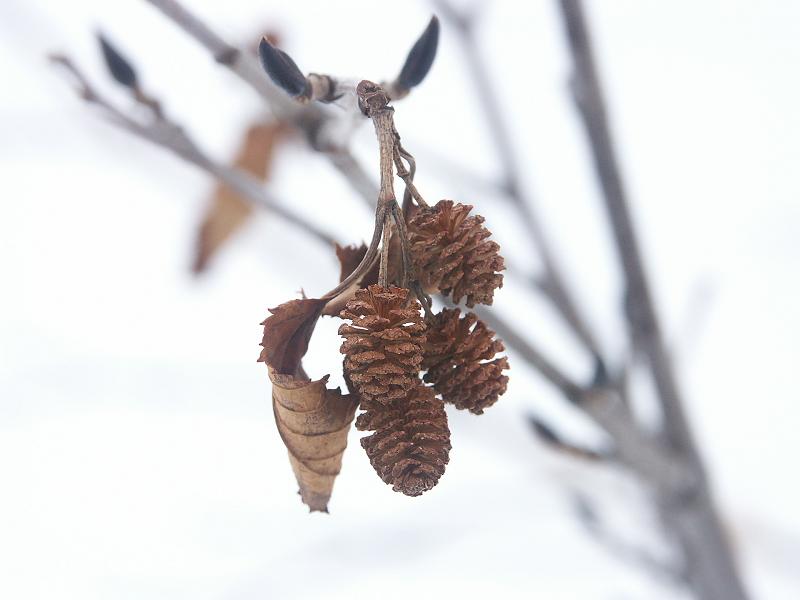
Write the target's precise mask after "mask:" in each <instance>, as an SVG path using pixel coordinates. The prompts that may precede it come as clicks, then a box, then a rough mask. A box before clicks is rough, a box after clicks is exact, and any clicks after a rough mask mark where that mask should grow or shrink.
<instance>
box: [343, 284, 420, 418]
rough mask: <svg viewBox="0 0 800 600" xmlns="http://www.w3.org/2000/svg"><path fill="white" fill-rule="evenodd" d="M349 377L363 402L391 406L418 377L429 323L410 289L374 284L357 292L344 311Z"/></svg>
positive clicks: (345, 353)
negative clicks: (426, 322)
mask: <svg viewBox="0 0 800 600" xmlns="http://www.w3.org/2000/svg"><path fill="white" fill-rule="evenodd" d="M340 316H341V317H342V318H343V319H350V320H351V321H352V324H348V323H345V324H343V325H342V326H341V327H339V335H341V336H343V337H344V342H343V343H342V346H341V349H340V350H341V352H342V354H344V355H345V357H344V372H345V376H346V377H347V378H348V381H350V382H351V383H352V384H353V387H354V388H355V390H356V391H357V392H358V394H359V395H360V396H361V399H362V402H377V403H380V404H389V403H391V402H392V401H394V400H398V399H401V398H405V397H406V396H408V393H409V390H411V389H412V388H414V387H415V386H416V385H417V382H418V381H419V371H420V366H421V364H422V345H423V344H424V343H425V323H424V322H423V320H422V317H421V316H420V305H419V303H418V302H417V301H416V300H414V299H409V292H408V290H407V289H404V288H399V287H394V286H390V287H388V288H384V287H381V286H379V285H371V286H369V287H367V288H366V289H361V290H358V291H357V292H356V293H355V296H354V297H353V298H352V299H351V300H350V301H348V303H347V304H346V305H345V308H344V310H342V312H341V313H340Z"/></svg>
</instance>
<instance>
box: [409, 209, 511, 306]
mask: <svg viewBox="0 0 800 600" xmlns="http://www.w3.org/2000/svg"><path fill="white" fill-rule="evenodd" d="M470 210H472V206H470V205H468V204H457V203H454V202H453V201H452V200H440V201H439V202H438V203H437V204H436V206H433V207H431V208H423V209H421V210H420V211H419V212H417V214H416V215H414V216H413V217H412V218H411V220H410V221H409V226H408V229H409V240H410V242H411V253H412V255H413V259H414V266H415V267H416V269H417V274H418V275H419V277H420V281H421V283H422V285H423V286H424V287H425V289H427V290H431V291H433V290H439V291H441V292H442V293H444V294H449V295H452V297H453V300H454V301H455V302H460V301H461V298H462V297H464V296H466V298H467V302H466V303H467V306H469V307H473V306H475V304H476V303H480V304H491V303H492V300H493V297H494V290H495V289H496V288H499V287H502V286H503V276H502V275H501V274H500V273H498V271H502V270H503V269H505V265H504V262H503V257H502V256H500V254H498V252H499V250H500V246H499V245H498V244H497V243H495V242H493V241H490V240H488V239H487V238H488V237H489V236H491V235H492V234H491V232H490V231H489V230H488V229H486V228H485V227H484V226H483V221H484V218H483V217H482V216H480V215H473V216H471V217H470V216H468V215H469V211H470Z"/></svg>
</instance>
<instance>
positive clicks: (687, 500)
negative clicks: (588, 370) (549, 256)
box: [560, 0, 747, 600]
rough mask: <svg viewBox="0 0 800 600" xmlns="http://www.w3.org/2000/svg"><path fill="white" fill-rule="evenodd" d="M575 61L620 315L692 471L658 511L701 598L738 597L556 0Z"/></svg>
mask: <svg viewBox="0 0 800 600" xmlns="http://www.w3.org/2000/svg"><path fill="white" fill-rule="evenodd" d="M560 7H561V13H562V16H563V21H564V25H565V30H566V35H567V41H568V45H569V50H570V53H571V55H572V60H573V69H574V72H573V76H572V80H571V88H572V94H573V98H574V101H575V104H576V106H577V108H578V112H579V113H580V116H581V118H582V121H583V125H584V128H585V130H586V134H587V137H588V140H589V144H590V147H591V150H592V156H593V159H594V166H595V170H596V172H597V176H598V179H599V181H600V186H601V188H602V192H603V200H604V202H605V208H606V212H607V214H608V218H609V221H610V223H611V229H612V232H613V236H614V240H615V243H616V248H617V254H618V257H619V260H620V263H621V264H622V268H623V271H624V274H625V280H626V290H625V314H626V316H627V321H628V332H629V337H630V339H631V345H632V347H633V348H634V349H635V350H638V351H640V352H641V353H642V354H643V355H644V356H645V357H647V361H648V365H649V367H650V370H651V373H652V376H653V381H654V383H655V387H656V391H657V393H658V398H659V402H660V405H661V408H662V412H663V428H664V434H665V435H664V438H665V441H666V443H667V444H668V445H669V447H670V448H671V449H672V452H673V453H674V455H675V456H676V457H677V458H679V459H680V460H681V463H682V464H684V465H685V467H686V468H687V469H688V470H690V471H691V473H692V478H693V479H694V482H695V485H694V487H693V488H691V489H688V490H687V489H684V490H681V491H676V490H672V489H665V490H662V492H663V494H662V497H661V498H660V506H661V514H662V517H663V519H664V521H665V523H666V524H667V526H668V527H669V528H670V530H671V532H673V533H674V534H675V536H676V538H677V540H678V542H679V543H680V544H681V547H682V549H683V553H684V560H685V568H686V570H687V576H688V579H689V582H690V585H691V587H692V588H693V590H694V592H695V594H696V595H697V597H698V598H701V599H703V600H719V599H720V598H725V599H726V600H744V599H745V598H746V597H747V594H746V592H745V589H744V586H743V584H742V582H741V580H740V578H739V575H738V572H737V568H736V564H735V561H734V558H733V554H732V552H731V548H730V546H729V544H728V542H727V540H726V538H725V534H724V532H723V530H722V525H721V523H720V520H719V516H718V515H717V511H716V508H715V506H714V501H713V498H712V496H711V491H710V488H709V485H708V482H707V478H706V475H705V468H704V465H703V462H702V459H701V457H700V455H699V452H698V450H697V447H696V443H695V440H694V437H693V435H692V432H691V430H690V428H689V424H688V422H687V419H686V416H685V414H684V408H683V399H682V397H681V393H680V390H679V389H678V385H677V380H676V378H675V374H674V372H673V367H672V361H671V357H670V355H669V352H668V351H667V347H666V343H665V341H664V338H663V335H662V332H661V327H660V323H659V320H658V316H657V314H656V310H655V305H654V302H653V297H652V294H651V291H650V287H649V283H648V280H647V276H646V274H645V268H644V261H643V259H642V254H641V251H640V247H639V241H638V239H637V236H636V232H635V229H634V226H633V218H632V216H631V212H630V208H629V203H628V199H627V194H626V191H625V186H624V184H623V181H622V175H621V170H620V168H619V163H618V160H617V156H616V151H615V148H614V143H613V138H612V135H611V129H610V127H609V123H608V116H607V112H606V106H605V98H604V94H603V90H602V86H601V83H600V78H599V76H598V73H597V68H596V65H595V59H594V54H593V50H592V44H591V39H590V35H589V31H588V27H587V24H586V18H585V15H584V10H583V5H582V2H581V0H560Z"/></svg>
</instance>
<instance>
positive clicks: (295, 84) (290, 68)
mask: <svg viewBox="0 0 800 600" xmlns="http://www.w3.org/2000/svg"><path fill="white" fill-rule="evenodd" d="M258 56H259V58H261V66H262V67H264V70H265V71H266V72H267V75H269V78H270V79H272V82H273V83H274V84H275V85H277V86H278V87H279V88H281V89H283V90H284V91H285V92H286V93H287V94H289V95H290V96H292V97H294V98H297V97H298V96H304V95H308V94H307V92H308V91H309V90H308V82H307V81H306V76H305V75H303V73H302V71H300V69H299V68H298V67H297V65H296V64H295V62H294V61H293V60H292V59H291V57H290V56H289V55H288V54H286V52H284V51H283V50H280V49H278V48H276V47H275V46H273V45H272V44H270V43H269V42H268V41H267V39H266V38H262V39H261V43H260V44H259V46H258Z"/></svg>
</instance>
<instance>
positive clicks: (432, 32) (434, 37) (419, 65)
mask: <svg viewBox="0 0 800 600" xmlns="http://www.w3.org/2000/svg"><path fill="white" fill-rule="evenodd" d="M438 45H439V19H438V18H437V17H436V15H434V16H432V17H431V21H430V23H428V26H427V27H426V28H425V31H423V32H422V35H421V36H420V37H419V39H418V40H417V43H416V44H414V46H413V47H412V48H411V51H410V52H409V53H408V56H407V57H406V62H405V64H404V65H403V68H402V69H401V70H400V75H398V76H397V84H398V85H399V86H400V87H401V88H404V89H407V90H409V89H411V88H412V87H414V86H415V85H419V84H420V83H421V82H422V80H423V79H425V76H426V75H427V74H428V71H430V70H431V65H432V64H433V59H434V58H436V48H437V47H438Z"/></svg>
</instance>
